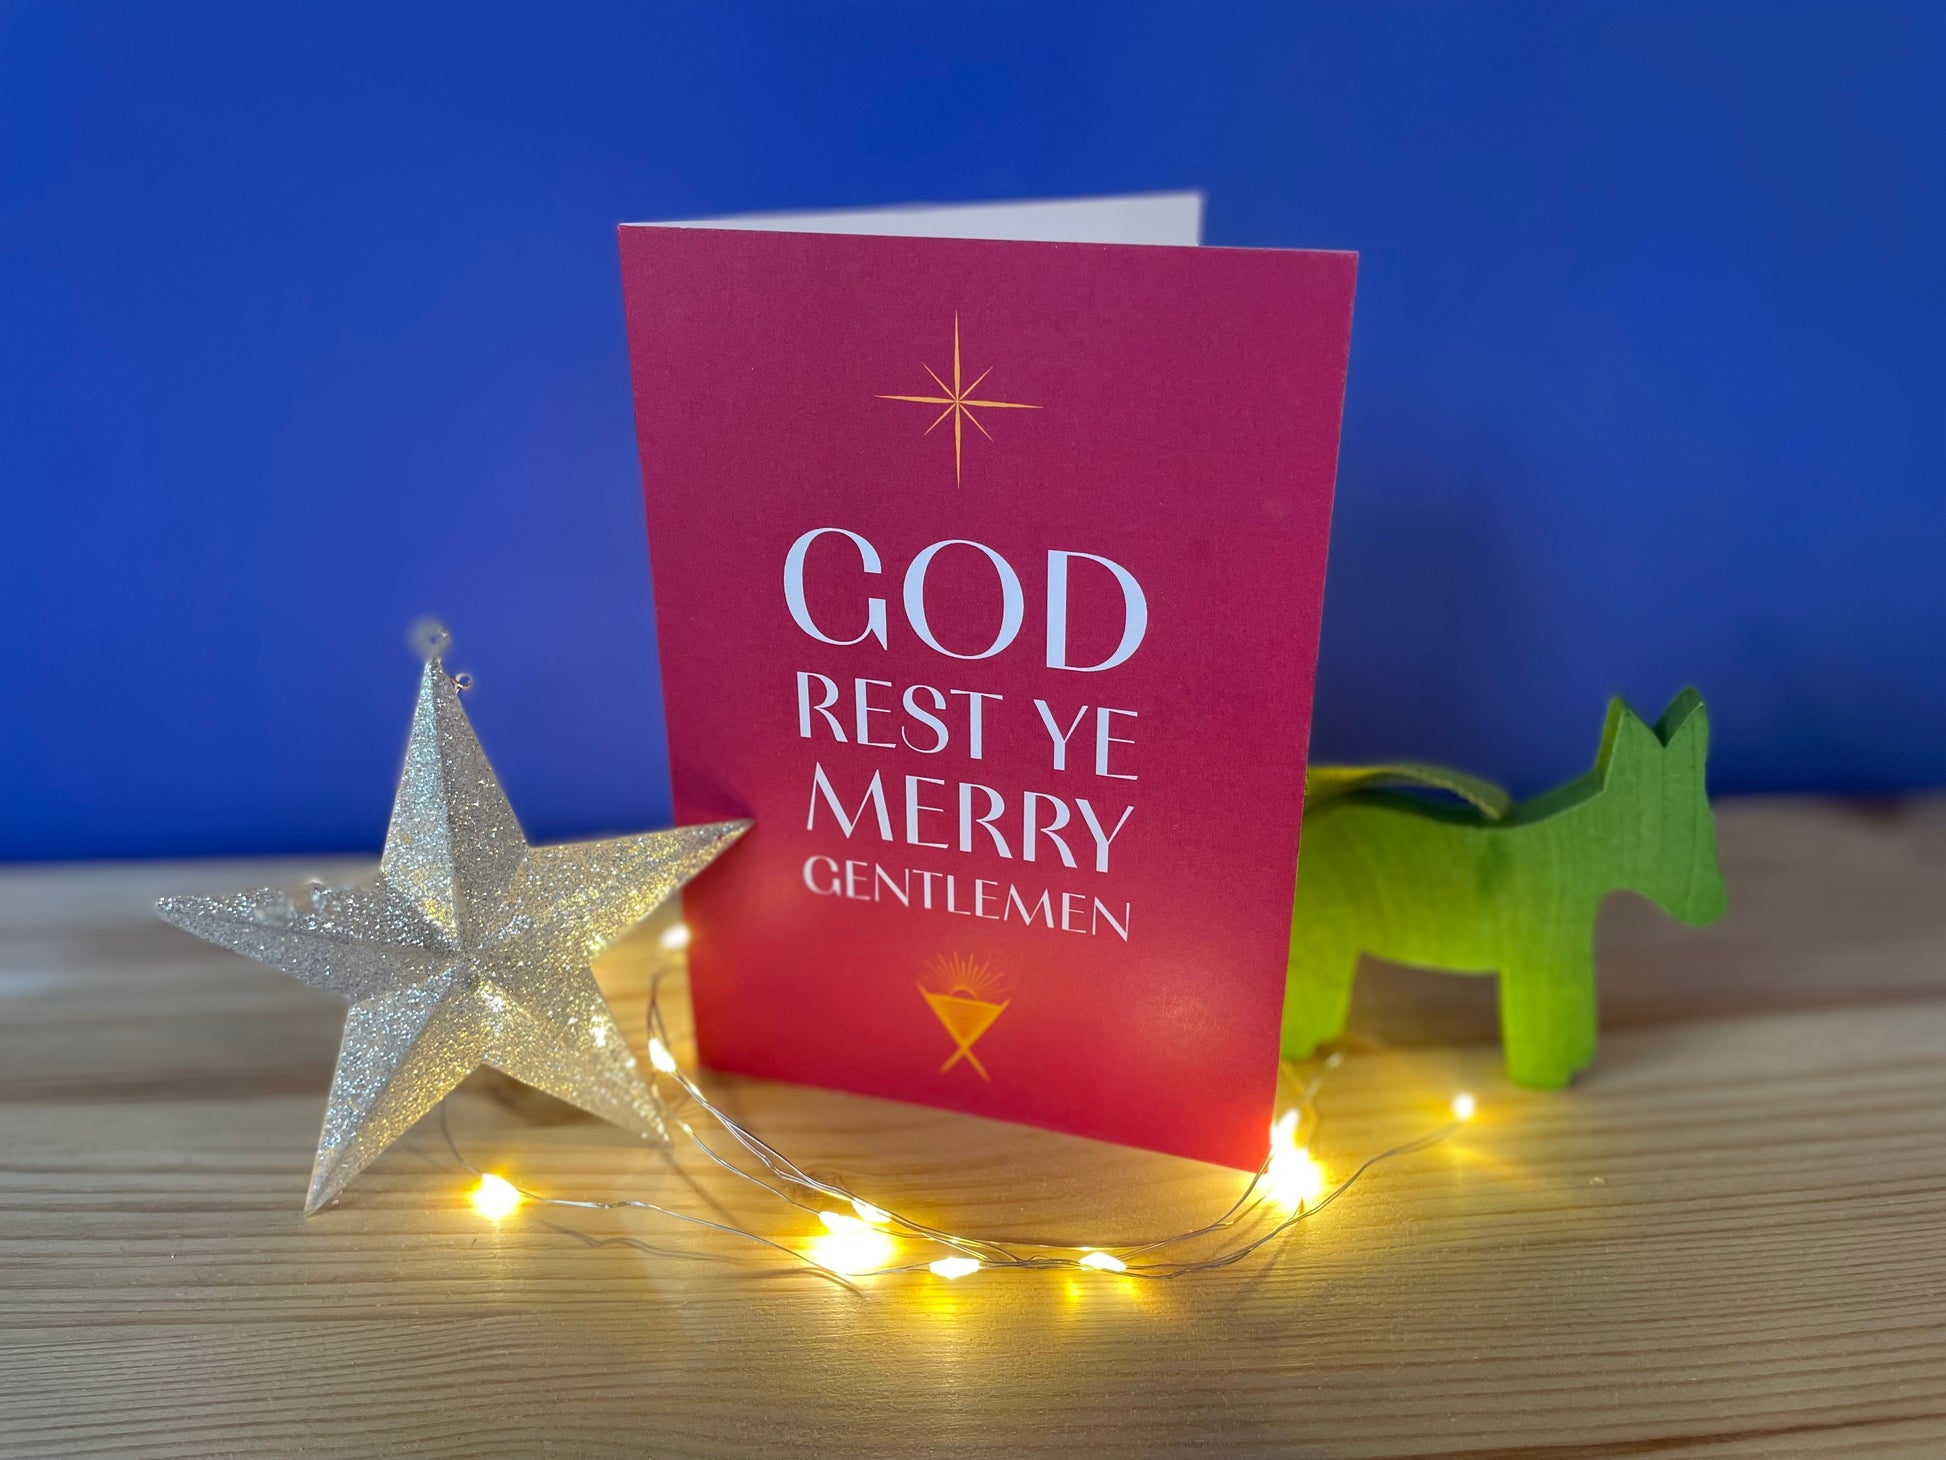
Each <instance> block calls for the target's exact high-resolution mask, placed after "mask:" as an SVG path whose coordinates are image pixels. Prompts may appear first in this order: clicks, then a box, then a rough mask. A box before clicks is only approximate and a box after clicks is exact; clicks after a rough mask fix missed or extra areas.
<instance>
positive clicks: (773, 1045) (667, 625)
mask: <svg viewBox="0 0 1946 1460" xmlns="http://www.w3.org/2000/svg"><path fill="white" fill-rule="evenodd" d="M621 247H622V266H623V282H624V287H625V293H626V302H627V311H628V333H629V349H630V355H631V359H632V364H633V370H634V384H635V405H636V417H637V424H638V429H639V434H640V445H641V455H642V472H643V478H644V484H645V489H646V494H647V501H648V517H649V541H650V549H651V557H652V566H653V573H654V580H655V603H656V615H657V622H658V637H659V642H660V645H661V655H662V676H663V686H664V693H665V702H666V705H667V711H668V725H669V741H670V758H671V765H672V772H673V777H674V787H675V806H676V815H677V818H678V820H680V821H684V822H695V821H711V820H718V819H722V818H727V817H738V816H751V817H754V818H755V820H756V826H755V828H754V829H753V830H752V831H751V832H750V833H749V834H748V835H747V836H745V837H744V839H743V841H742V842H741V843H740V844H739V845H738V846H737V847H736V848H734V849H733V850H731V851H730V852H729V853H728V854H727V855H726V856H725V857H724V858H723V860H722V862H721V863H720V864H719V866H718V869H717V870H716V871H715V872H714V873H712V875H711V876H710V877H709V878H708V879H706V880H705V881H703V882H699V883H698V884H697V885H696V886H695V887H694V888H693V889H692V890H691V891H690V892H689V893H688V894H687V896H686V901H685V905H686V909H687V915H688V919H689V922H690V925H691V928H692V930H693V942H692V945H691V952H690V961H691V968H692V973H693V987H694V996H695V1006H696V1019H697V1032H698V1038H699V1041H700V1046H701V1054H702V1057H703V1059H704V1061H705V1062H706V1063H708V1064H710V1065H713V1066H715V1067H717V1068H720V1069H727V1070H736V1071H742V1072H746V1073H750V1074H755V1075H763V1076H770V1077H774V1078H779V1079H788V1080H798V1081H804V1082H808V1083H812V1084H817V1085H824V1086H830V1087H834V1088H837V1089H843V1090H853V1091H859V1092H863V1093H866V1094H871V1095H881V1096H891V1097H895V1098H898V1099H903V1100H914V1101H922V1102H925V1103H927V1104H932V1105H941V1106H947V1107H951V1108H953V1109H956V1110H963V1111H970V1112H975V1113H977V1114H981V1115H988V1116H995V1117H1000V1118H1003V1119H1008V1120H1017V1121H1025V1122H1029V1123H1032V1124H1035V1125H1039V1126H1045V1127H1049V1128H1052V1129H1056V1130H1062V1131H1069V1132H1075V1133H1079V1134H1082V1135H1089V1136H1096V1137H1101V1138H1105V1139H1109V1140H1115V1141H1121V1142H1126V1143H1129V1144H1133V1145H1139V1146H1146V1147H1150V1148H1153V1149H1156V1150H1162V1151H1169V1152H1174V1153H1177V1154H1180V1155H1184V1156H1193V1157H1198V1158H1201V1159H1203V1160H1207V1161H1216V1162H1222V1163H1224V1164H1227V1165H1230V1166H1236V1167H1243V1168H1252V1167H1255V1166H1256V1165H1257V1164H1258V1163H1259V1162H1260V1161H1261V1160H1262V1159H1263V1155H1264V1150H1265V1141H1266V1134H1267V1131H1268V1127H1269V1123H1270V1118H1271V1113H1272V1103H1273V1099H1274V1091H1275V1084H1276V1072H1277V1046H1278V1028H1279V1014H1280V1011H1281V1008H1282V1004H1283V997H1284V969H1285V961H1286V951H1287V943H1288V937H1289V929H1290V917H1291V897H1292V888H1293V884H1294V878H1295V870H1296V865H1297V838H1298V828H1299V822H1300V816H1301V811H1302V798H1303V787H1304V754H1305V747H1306V740H1307V735H1308V730H1309V722H1310V713H1311V681H1312V672H1313V666H1314V660H1315V655H1316V650H1317V640H1318V617H1319V609H1320V604H1321V599H1322V594H1323V588H1324V567H1325V546H1326V539H1327V535H1328V532H1329V527H1330V515H1331V491H1332V481H1333V474H1334V471H1335V466H1336V457H1337V449H1338V421H1339V413H1340V407H1341V403H1342V398H1343V391H1344V380H1345V363H1346V354H1347V350H1348V348H1349V338H1350V325H1351V303H1352V284H1353V277H1354V273H1355V267H1356V259H1355V257H1354V256H1353V255H1350V254H1341V253H1303V252H1274V251H1258V250H1234V249H1204V248H1183V247H1151V246H1115V245H1101V244H1043V243H1021V242H996V241H969V240H959V239H939V238H901V237H855V236H854V237H846V236H838V235H831V234H792V233H766V232H743V231H729V230H723V229H712V228H655V227H633V226H631V227H626V228H624V229H623V230H622V240H621Z"/></svg>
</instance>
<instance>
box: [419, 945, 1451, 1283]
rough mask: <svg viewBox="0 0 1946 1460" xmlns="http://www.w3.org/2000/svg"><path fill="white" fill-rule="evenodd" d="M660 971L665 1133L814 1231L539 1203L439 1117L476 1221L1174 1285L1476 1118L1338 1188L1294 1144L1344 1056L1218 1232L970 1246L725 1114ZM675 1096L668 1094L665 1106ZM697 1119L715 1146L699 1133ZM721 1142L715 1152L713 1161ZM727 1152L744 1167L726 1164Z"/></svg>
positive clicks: (584, 1203) (1298, 1107) (1278, 1139)
mask: <svg viewBox="0 0 1946 1460" xmlns="http://www.w3.org/2000/svg"><path fill="white" fill-rule="evenodd" d="M687 935H688V929H687V928H686V927H684V926H682V925H680V924H678V925H677V926H676V927H674V928H672V929H670V930H669V932H668V933H666V934H665V935H664V938H663V947H664V949H665V950H667V951H669V952H676V951H680V950H681V949H682V948H683V947H684V946H685V945H686V944H687V942H688V936H687ZM663 979H664V972H662V971H658V972H656V973H655V974H654V975H653V977H652V978H651V980H650V984H649V999H648V1015H647V1022H648V1032H649V1048H648V1056H649V1058H648V1063H649V1075H648V1081H649V1089H650V1093H651V1095H652V1096H653V1098H654V1100H655V1103H656V1105H657V1106H658V1107H659V1109H660V1110H661V1113H662V1115H663V1118H664V1120H665V1121H666V1123H667V1125H668V1128H669V1129H670V1130H671V1131H672V1132H678V1133H680V1134H681V1135H682V1136H683V1137H685V1138H687V1140H688V1141H689V1142H690V1144H691V1146H692V1147H693V1148H694V1149H695V1150H696V1151H698V1152H699V1153H701V1154H702V1155H703V1156H704V1157H705V1158H706V1159H707V1160H708V1161H709V1162H711V1163H712V1164H713V1165H715V1166H717V1167H718V1168H720V1169H721V1170H723V1171H724V1172H726V1173H728V1174H729V1175H730V1176H731V1177H734V1178H735V1179H737V1180H740V1181H744V1182H748V1183H749V1184H751V1185H752V1186H755V1187H757V1188H759V1189H760V1190H762V1191H764V1192H766V1193H768V1194H769V1195H770V1196H771V1197H772V1198H774V1199H775V1200H776V1201H777V1202H779V1203H780V1204H782V1205H783V1206H786V1207H788V1208H791V1209H793V1210H795V1211H797V1212H799V1213H802V1214H803V1215H804V1216H806V1217H807V1218H809V1219H810V1221H811V1222H812V1223H814V1224H815V1228H814V1230H813V1231H812V1233H811V1235H810V1236H809V1237H808V1238H805V1239H800V1244H801V1245H793V1244H792V1243H791V1242H788V1241H781V1240H779V1239H778V1238H776V1237H772V1236H769V1235H767V1234H765V1233H763V1232H759V1231H755V1230H753V1229H751V1228H747V1227H743V1226H739V1225H738V1224H736V1223H734V1222H728V1221H715V1220H712V1219H710V1218H707V1217H701V1216H697V1215H696V1214H695V1213H693V1212H684V1211H679V1210H677V1209H675V1208H673V1207H668V1206H664V1205H662V1204H661V1203H659V1202H652V1201H647V1200H644V1199H642V1198H639V1197H626V1198H610V1199H595V1198H585V1197H568V1196H555V1195H548V1194H545V1193H542V1192H538V1191H534V1190H531V1189H529V1188H527V1187H525V1186H522V1185H519V1184H518V1183H516V1182H513V1181H511V1180H509V1179H508V1178H507V1177H505V1176H503V1175H501V1174H499V1173H496V1172H490V1171H487V1170H484V1169H483V1168H481V1167H479V1166H476V1165H474V1164H473V1162H472V1161H470V1160H469V1159H468V1158H467V1157H466V1155H465V1154H464V1153H463V1152H462V1151H461V1150H460V1148H459V1145H458V1143H457V1142H456V1141H455V1140H454V1139H453V1136H452V1132H451V1130H450V1129H449V1128H448V1127H447V1124H446V1117H445V1111H444V1107H443V1106H442V1107H441V1114H440V1126H441V1130H442V1132H443V1133H444V1135H445V1139H446V1144H447V1146H448V1148H449V1149H450V1150H451V1152H452V1154H453V1157H454V1159H455V1160H456V1161H457V1162H458V1163H459V1164H460V1165H461V1166H462V1167H463V1168H465V1169H466V1170H467V1171H469V1172H471V1173H472V1174H473V1175H474V1176H476V1177H478V1178H479V1185H478V1186H476V1187H475V1188H474V1189H473V1191H472V1192H471V1194H470V1195H471V1199H472V1202H473V1205H474V1207H475V1209H476V1210H478V1211H479V1212H480V1214H481V1215H482V1216H485V1217H487V1218H488V1219H490V1220H493V1221H498V1220H500V1219H502V1218H503V1217H505V1216H507V1215H509V1214H510V1213H512V1212H513V1211H514V1210H516V1209H517V1208H518V1207H519V1206H521V1205H522V1204H524V1203H532V1204H533V1205H535V1206H543V1207H558V1208H566V1209H574V1210H581V1211H624V1210H626V1211H645V1212H652V1213H654V1214H656V1215H658V1216H662V1217H667V1218H670V1219H672V1220H675V1221H678V1222H685V1223H688V1224H690V1225H693V1226H698V1227H704V1228H708V1229H709V1230H711V1231H715V1232H721V1233H724V1234H726V1235H729V1236H733V1237H738V1238H742V1239H744V1240H745V1241H748V1242H752V1243H756V1244H760V1245H762V1246H764V1247H768V1248H772V1249H774V1250H775V1251H777V1252H780V1253H783V1254H785V1255H787V1256H789V1257H791V1258H793V1259H795V1260H796V1261H798V1262H800V1263H803V1264H805V1265H806V1266H808V1267H810V1268H813V1269H816V1270H818V1271H820V1272H822V1273H825V1274H828V1275H832V1276H836V1277H837V1278H839V1279H840V1280H841V1281H842V1280H845V1279H849V1278H855V1277H874V1276H890V1275H897V1274H910V1273H921V1272H929V1273H931V1274H933V1275H934V1276H936V1277H940V1278H944V1279H948V1280H953V1279H960V1278H965V1277H970V1276H972V1275H973V1274H975V1273H978V1272H983V1271H989V1270H1008V1271H1046V1270H1050V1269H1052V1270H1061V1269H1065V1270H1070V1271H1093V1272H1107V1273H1119V1274H1124V1275H1126V1276H1129V1277H1136V1278H1154V1279H1166V1278H1178V1277H1185V1276H1188V1275H1189V1274H1192V1273H1199V1272H1209V1271H1213V1270H1215V1269H1217V1268H1222V1267H1228V1266H1230V1265H1231V1264H1232V1263H1236V1262H1240V1261H1242V1260H1243V1259H1245V1258H1247V1257H1249V1256H1250V1255H1251V1254H1253V1253H1255V1252H1257V1251H1259V1250H1260V1249H1261V1248H1263V1247H1264V1246H1265V1245H1266V1244H1268V1243H1270V1242H1273V1241H1275V1240H1276V1239H1277V1238H1279V1237H1281V1236H1283V1235H1284V1234H1285V1233H1287V1232H1289V1231H1290V1229H1291V1228H1292V1227H1294V1226H1296V1225H1297V1224H1298V1223H1299V1222H1301V1221H1304V1220H1306V1219H1307V1218H1310V1217H1313V1216H1315V1215H1317V1213H1319V1212H1321V1211H1323V1210H1324V1209H1325V1208H1326V1207H1328V1206H1330V1205H1331V1204H1332V1203H1333V1202H1335V1201H1336V1200H1338V1198H1339V1197H1341V1196H1343V1195H1344V1194H1345V1192H1347V1191H1348V1190H1350V1189H1351V1187H1352V1186H1353V1185H1354V1184H1355V1183H1356V1182H1357V1181H1358V1180H1359V1179H1360V1178H1362V1177H1363V1176H1365V1175H1366V1173H1368V1172H1369V1171H1371V1170H1372V1169H1373V1168H1374V1167H1375V1166H1378V1165H1380V1164H1382V1163H1383V1162H1386V1161H1390V1160H1393V1159H1395V1158H1397V1157H1400V1156H1407V1155H1411V1154H1414V1153H1415V1152H1419V1151H1423V1150H1426V1149H1427V1148H1429V1147H1431V1146H1434V1145H1437V1144H1438V1143H1439V1142H1441V1141H1443V1140H1445V1139H1446V1138H1447V1137H1448V1136H1450V1135H1452V1134H1453V1132H1454V1131H1456V1130H1458V1129H1459V1128H1460V1127H1461V1126H1462V1125H1464V1124H1465V1123H1466V1122H1467V1121H1468V1120H1470V1119H1472V1118H1473V1115H1474V1113H1475V1110H1476V1102H1475V1100H1474V1098H1473V1096H1471V1095H1470V1094H1466V1093H1464V1092H1462V1093H1460V1094H1458V1095H1456V1096H1454V1097H1453V1102H1452V1115H1451V1118H1450V1119H1449V1120H1447V1121H1446V1122H1445V1123H1443V1124H1441V1125H1439V1126H1437V1127H1435V1128H1433V1129H1432V1130H1429V1131H1427V1132H1426V1133H1425V1134H1423V1135H1420V1136H1418V1137H1415V1138H1414V1139H1412V1140H1409V1141H1406V1142H1403V1143H1402V1144H1400V1145H1396V1146H1393V1147H1391V1148H1389V1149H1387V1150H1383V1151H1380V1152H1378V1153H1377V1154H1376V1155H1372V1156H1368V1157H1366V1158H1365V1159H1364V1160H1362V1161H1360V1162H1359V1163H1358V1164H1357V1165H1356V1166H1354V1167H1353V1168H1352V1169H1351V1171H1350V1173H1349V1174H1348V1175H1346V1176H1345V1177H1344V1178H1343V1179H1342V1180H1340V1181H1338V1182H1337V1183H1336V1184H1335V1185H1334V1184H1332V1183H1331V1182H1329V1181H1328V1180H1327V1179H1326V1177H1325V1175H1324V1171H1323V1168H1322V1167H1321V1166H1319V1165H1318V1163H1317V1162H1316V1160H1315V1159H1314V1158H1313V1157H1312V1156H1311V1154H1310V1150H1309V1146H1308V1144H1302V1145H1301V1144H1299V1143H1298V1136H1299V1134H1300V1133H1304V1134H1307V1135H1308V1133H1309V1132H1311V1131H1312V1130H1314V1129H1315V1127H1316V1105H1315V1101H1316V1098H1317V1095H1318V1092H1319V1091H1320V1090H1321V1089H1322V1088H1323V1085H1324V1081H1325V1078H1326V1076H1327V1075H1329V1073H1330V1072H1331V1071H1332V1070H1334V1069H1336V1068H1337V1066H1338V1064H1339V1062H1340V1060H1341V1059H1342V1054H1341V1053H1340V1052H1337V1051H1334V1052H1332V1053H1331V1054H1329V1055H1327V1056H1326V1057H1325V1058H1324V1059H1323V1060H1322V1061H1320V1062H1319V1064H1318V1066H1317V1068H1316V1069H1315V1070H1314V1071H1313V1072H1312V1073H1311V1075H1310V1077H1309V1078H1308V1079H1307V1080H1306V1082H1305V1083H1304V1085H1303V1086H1302V1087H1301V1089H1300V1090H1299V1091H1298V1093H1297V1095H1296V1097H1295V1100H1294V1102H1293V1103H1292V1105H1291V1106H1290V1107H1289V1108H1288V1109H1286V1110H1285V1111H1283V1112H1282V1113H1281V1114H1280V1115H1279V1116H1278V1117H1277V1119H1276V1121H1275V1122H1274V1123H1273V1125H1272V1127H1271V1132H1270V1145H1269V1151H1268V1154H1267V1155H1266V1156H1265V1158H1264V1162H1263V1164H1262V1165H1261V1166H1260V1167H1258V1169H1257V1171H1256V1172H1255V1174H1253V1175H1252V1176H1251V1178H1250V1181H1249V1184H1248V1185H1247V1186H1245V1188H1244V1189H1243V1191H1242V1193H1241V1194H1239V1195H1238V1196H1237V1198H1236V1199H1235V1200H1234V1201H1233V1202H1232V1203H1231V1204H1230V1205H1229V1207H1228V1208H1226V1209H1225V1210H1224V1211H1223V1212H1222V1213H1221V1214H1220V1215H1218V1216H1217V1217H1216V1218H1215V1219H1214V1220H1212V1221H1209V1222H1205V1223H1203V1224H1202V1225H1201V1226H1197V1227H1192V1228H1190V1229H1188V1230H1186V1231H1182V1232H1175V1233H1171V1234H1170V1235H1168V1236H1165V1237H1159V1238H1150V1239H1148V1240H1144V1241H1096V1242H1072V1241H1064V1242H1056V1241H1047V1240H1041V1239H1025V1238H1015V1237H1008V1238H1004V1239H998V1238H988V1237H976V1236H969V1235H967V1234H965V1233H960V1232H952V1231H948V1230H946V1229H944V1228H941V1227H937V1226H934V1225H932V1224H931V1223H928V1222H924V1221H921V1220H919V1219H918V1218H916V1217H912V1216H910V1215H907V1214H906V1213H904V1212H901V1211H898V1210H897V1209H895V1208H892V1207H886V1206H881V1205H879V1204H877V1203H874V1202H870V1201H867V1200H866V1199H865V1198H864V1197H862V1196H860V1195H859V1194H858V1193H857V1192H855V1191H852V1190H851V1189H850V1188H849V1187H846V1186H844V1185H842V1184H840V1183H837V1182H832V1181H826V1180H824V1179H822V1178H821V1177H818V1176H814V1175H812V1174H811V1173H810V1172H807V1171H805V1170H804V1169H803V1168H802V1167H800V1166H798V1165H797V1164H796V1163H795V1162H794V1161H792V1160H791V1159H790V1158H789V1157H787V1156H785V1155H784V1154H783V1153H782V1152H781V1151H778V1150H777V1149H776V1148H775V1147H773V1146H771V1145H770V1144H769V1143H768V1142H766V1141H764V1140H763V1139H762V1138H761V1137H760V1136H758V1135H757V1134H756V1133H755V1132H753V1131H751V1130H750V1129H748V1128H747V1127H746V1126H744V1125H743V1124H741V1123H740V1122H739V1121H737V1120H736V1119H735V1118H734V1117H732V1116H731V1115H729V1114H728V1113H727V1112H726V1111H724V1110H723V1109H722V1108H721V1107H720V1106H718V1105H717V1104H716V1103H715V1102H713V1101H712V1100H711V1099H710V1098H709V1096H708V1095H706V1094H705V1093H704V1092H703V1090H702V1089H701V1087H700V1086H698V1085H697V1084H696V1082H695V1080H694V1079H693V1078H691V1076H690V1075H689V1073H688V1072H687V1071H686V1070H684V1069H683V1067H682V1065H681V1063H680V1062H679V1061H678V1060H677V1059H676V1057H675V1055H674V1054H673V1053H672V1044H673V1041H672V1040H671V1039H670V1037H669V1030H668V1026H667V1024H666V1022H665V1021H664V1018H663V1011H662V1002H661V993H662V983H663ZM672 1092H674V1093H673V1094H672ZM692 1115H697V1116H700V1117H701V1121H700V1123H702V1124H705V1125H706V1126H707V1127H708V1128H710V1129H711V1130H713V1131H714V1132H715V1133H716V1134H715V1135H714V1137H706V1136H705V1134H704V1133H703V1132H702V1131H700V1130H698V1128H697V1125H698V1123H699V1122H698V1121H693V1120H692V1119H691V1116H692ZM719 1143H721V1145H722V1147H723V1149H719ZM731 1147H734V1148H735V1149H737V1150H739V1151H741V1152H742V1154H743V1157H744V1158H745V1159H743V1160H738V1159H733V1158H732V1157H731V1155H729V1154H726V1151H727V1150H728V1149H729V1148H731ZM1211 1239H1221V1240H1219V1241H1217V1243H1216V1245H1215V1247H1214V1250H1212V1251H1209V1252H1206V1253H1203V1254H1201V1255H1191V1254H1185V1253H1181V1252H1180V1249H1184V1248H1193V1246H1194V1244H1197V1243H1199V1242H1209V1241H1210V1240H1211ZM902 1244H903V1245H907V1246H909V1245H915V1244H917V1245H920V1246H922V1247H924V1248H931V1249H933V1251H935V1252H936V1253H937V1254H938V1255H936V1256H928V1257H925V1258H922V1259H920V1260H915V1261H903V1260H898V1258H899V1255H900V1252H901V1246H902Z"/></svg>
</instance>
